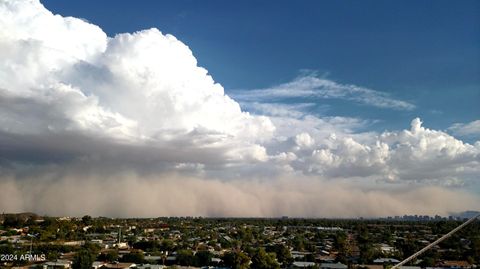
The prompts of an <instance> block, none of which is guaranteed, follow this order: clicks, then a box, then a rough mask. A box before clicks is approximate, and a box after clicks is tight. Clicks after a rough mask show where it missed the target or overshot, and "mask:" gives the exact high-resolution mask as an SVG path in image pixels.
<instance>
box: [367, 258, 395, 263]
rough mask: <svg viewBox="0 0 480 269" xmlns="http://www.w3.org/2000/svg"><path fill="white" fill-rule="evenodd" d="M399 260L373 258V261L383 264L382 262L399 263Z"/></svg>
mask: <svg viewBox="0 0 480 269" xmlns="http://www.w3.org/2000/svg"><path fill="white" fill-rule="evenodd" d="M399 262H400V261H399V260H397V259H393V258H378V259H375V260H373V263H376V264H384V263H399Z"/></svg>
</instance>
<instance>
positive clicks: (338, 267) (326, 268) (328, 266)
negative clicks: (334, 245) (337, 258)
mask: <svg viewBox="0 0 480 269" xmlns="http://www.w3.org/2000/svg"><path fill="white" fill-rule="evenodd" d="M347 268H348V266H347V265H345V264H343V263H340V262H339V263H321V264H320V269H347Z"/></svg>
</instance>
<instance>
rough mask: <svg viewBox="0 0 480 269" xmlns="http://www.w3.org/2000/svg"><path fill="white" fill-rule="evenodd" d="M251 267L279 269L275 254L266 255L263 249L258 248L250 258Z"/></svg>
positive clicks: (256, 268)
mask: <svg viewBox="0 0 480 269" xmlns="http://www.w3.org/2000/svg"><path fill="white" fill-rule="evenodd" d="M252 267H253V268H255V269H279V268H280V264H279V263H278V262H277V259H276V256H275V253H267V252H266V251H265V249H264V248H259V249H258V250H257V251H256V252H255V254H254V255H253V257H252Z"/></svg>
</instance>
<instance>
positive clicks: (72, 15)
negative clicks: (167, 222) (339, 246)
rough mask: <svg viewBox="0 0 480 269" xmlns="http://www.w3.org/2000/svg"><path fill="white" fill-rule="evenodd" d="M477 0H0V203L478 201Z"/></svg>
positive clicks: (279, 205)
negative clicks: (114, 0)
mask: <svg viewBox="0 0 480 269" xmlns="http://www.w3.org/2000/svg"><path fill="white" fill-rule="evenodd" d="M479 14H480V3H479V2H478V1H461V2H455V3H452V2H451V1H401V2H384V1H364V2H339V1H302V2H300V3H292V2H291V1H263V2H261V3H258V2H255V1H242V2H237V3H234V2H229V1H203V2H200V1H145V2H138V1H137V2H132V1H116V2H115V4H114V5H113V4H112V3H110V2H106V1H100V2H98V1H50V0H44V1H41V2H40V1H38V0H16V1H13V0H0V58H1V59H2V61H1V63H0V103H1V105H0V190H1V192H2V195H0V210H2V211H4V212H14V211H16V212H20V211H34V212H37V213H40V214H49V215H79V216H80V215H84V214H89V215H94V216H100V215H102V216H114V217H117V216H126V217H139V216H140V217H142V216H185V215H189V216H212V217H214V216H235V217H257V216H258V217H278V216H284V215H288V216H297V217H378V216H389V215H404V214H422V215H423V214H429V215H436V214H439V215H448V214H451V213H454V212H459V211H463V210H469V209H473V210H480V208H479V205H480V182H479V178H478V174H479V172H480V141H479V140H480V108H479V107H480V106H478V103H479V101H480V76H479V75H478V74H480V15H479Z"/></svg>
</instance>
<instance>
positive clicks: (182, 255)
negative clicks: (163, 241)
mask: <svg viewBox="0 0 480 269" xmlns="http://www.w3.org/2000/svg"><path fill="white" fill-rule="evenodd" d="M177 262H178V264H180V265H183V266H191V265H194V263H195V259H194V257H193V251H191V250H189V249H181V250H179V251H177Z"/></svg>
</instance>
